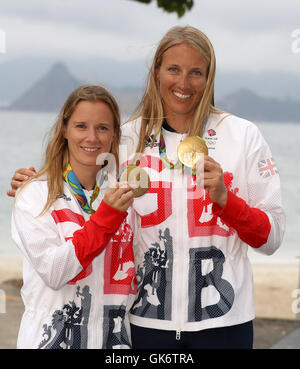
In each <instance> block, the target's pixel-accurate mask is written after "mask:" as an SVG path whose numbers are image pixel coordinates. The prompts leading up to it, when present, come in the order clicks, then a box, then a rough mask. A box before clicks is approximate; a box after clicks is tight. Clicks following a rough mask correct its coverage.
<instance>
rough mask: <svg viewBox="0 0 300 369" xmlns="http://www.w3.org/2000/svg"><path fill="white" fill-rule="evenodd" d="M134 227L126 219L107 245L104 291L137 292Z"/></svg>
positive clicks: (123, 293)
mask: <svg viewBox="0 0 300 369" xmlns="http://www.w3.org/2000/svg"><path fill="white" fill-rule="evenodd" d="M132 242H133V232H132V228H131V227H130V225H129V224H127V223H126V222H125V221H124V222H123V223H122V224H121V225H120V228H119V229H118V231H117V232H116V233H115V234H114V236H113V237H112V242H110V243H109V244H108V245H107V247H106V253H105V260H104V293H105V294H121V295H129V294H130V293H131V294H136V290H137V283H136V277H135V267H134V255H133V249H132Z"/></svg>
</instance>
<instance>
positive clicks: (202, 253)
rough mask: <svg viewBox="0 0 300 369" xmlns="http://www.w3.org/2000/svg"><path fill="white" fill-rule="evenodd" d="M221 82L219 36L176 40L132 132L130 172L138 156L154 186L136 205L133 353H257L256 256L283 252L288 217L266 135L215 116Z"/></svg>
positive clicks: (171, 37) (171, 38) (161, 54)
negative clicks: (252, 258)
mask: <svg viewBox="0 0 300 369" xmlns="http://www.w3.org/2000/svg"><path fill="white" fill-rule="evenodd" d="M215 71H216V60H215V54H214V50H213V47H212V45H211V43H210V41H209V39H208V38H207V36H206V35H205V34H204V33H203V32H201V31H199V30H198V29H196V28H194V27H190V26H187V27H180V26H177V27H174V28H172V29H171V30H169V31H168V32H167V33H166V35H165V36H164V37H163V38H162V40H161V41H160V43H159V45H158V47H157V50H156V53H155V55H154V58H153V63H152V66H151V69H150V71H149V76H148V82H147V87H146V89H145V93H144V95H143V97H142V100H141V103H140V104H139V106H138V108H137V111H136V113H135V116H134V117H133V118H132V119H131V120H130V122H128V123H126V124H125V125H124V128H123V130H122V140H121V142H122V144H123V145H127V149H128V154H129V158H130V160H132V161H135V158H136V155H137V153H138V158H139V166H140V167H142V168H143V169H144V170H145V171H146V172H147V173H148V175H149V177H150V179H151V183H150V188H149V190H148V193H147V194H146V195H145V196H144V197H143V198H141V199H135V200H134V203H133V212H134V214H135V224H136V225H137V228H136V229H135V235H136V242H135V246H134V251H135V263H136V270H137V276H138V293H137V296H136V300H135V302H134V304H133V307H132V308H131V314H130V322H131V335H132V344H133V348H151V349H157V348H161V349H175V348H180V349H189V348H197V349H198V348H251V347H252V343H253V325H252V320H253V318H254V303H253V281H252V271H251V266H250V262H249V259H248V257H247V249H248V248H249V247H252V248H254V249H256V250H258V251H259V252H262V253H264V254H267V255H270V254H272V253H273V252H275V250H276V249H277V248H278V247H279V245H280V244H281V242H282V237H283V233H284V226H285V217H284V211H283V209H282V204H281V191H280V180H279V175H278V171H277V170H275V169H274V170H273V168H275V163H274V161H273V159H272V154H271V152H270V149H269V147H268V145H267V144H266V142H265V140H264V139H263V137H262V135H261V133H260V132H259V130H258V128H257V127H256V126H255V125H254V124H253V123H251V122H249V121H246V120H244V119H241V118H238V117H236V116H233V115H232V114H229V113H226V112H223V111H220V110H218V109H217V108H216V107H215V106H214V79H215ZM205 146H206V147H205ZM185 155H186V156H185ZM130 160H129V164H130ZM124 162H125V163H128V160H127V158H122V157H121V163H124ZM121 165H122V164H121ZM123 165H124V164H123Z"/></svg>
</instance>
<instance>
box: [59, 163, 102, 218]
mask: <svg viewBox="0 0 300 369" xmlns="http://www.w3.org/2000/svg"><path fill="white" fill-rule="evenodd" d="M63 178H64V181H65V182H66V183H67V184H68V186H69V188H70V190H71V192H72V193H73V194H74V196H75V197H76V199H77V201H78V203H79V205H80V207H81V209H82V210H83V211H84V212H86V213H88V214H93V213H95V210H94V209H92V203H93V202H94V201H95V200H96V198H97V197H98V195H99V192H100V186H101V185H102V183H103V180H104V177H103V175H102V176H101V177H100V181H99V183H96V185H95V187H94V191H93V194H92V196H91V201H90V203H89V202H88V200H87V198H86V196H85V194H84V191H83V188H82V186H81V184H80V182H79V181H78V178H77V177H76V175H75V173H74V171H73V169H72V167H71V165H70V164H68V165H67V166H66V169H65V170H64V172H63Z"/></svg>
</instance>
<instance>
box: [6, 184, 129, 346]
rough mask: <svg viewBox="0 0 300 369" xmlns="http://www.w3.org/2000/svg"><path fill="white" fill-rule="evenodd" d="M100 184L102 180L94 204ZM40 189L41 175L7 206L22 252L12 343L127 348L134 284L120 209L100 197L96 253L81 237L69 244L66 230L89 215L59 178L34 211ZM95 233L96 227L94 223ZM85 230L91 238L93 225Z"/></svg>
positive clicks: (42, 187)
mask: <svg viewBox="0 0 300 369" xmlns="http://www.w3.org/2000/svg"><path fill="white" fill-rule="evenodd" d="M104 191H105V187H104V186H102V187H101V190H100V194H99V196H98V198H97V199H96V200H95V202H94V203H93V208H94V209H97V208H98V206H99V204H100V202H101V200H102V198H103V196H104ZM47 194H48V188H47V181H46V180H43V179H41V180H35V181H33V182H31V183H30V184H28V185H27V186H26V187H25V188H24V189H23V190H22V191H21V192H20V193H19V194H18V195H17V198H16V204H15V206H14V209H13V215H12V237H13V239H14V241H15V242H16V243H17V245H18V247H19V248H20V249H21V251H22V253H23V254H24V262H23V280H24V284H23V287H22V290H21V295H22V298H23V301H24V305H25V312H24V314H23V317H22V321H21V326H20V330H19V336H18V343H17V346H18V348H43V349H44V348H53V349H61V348H74V349H76V348H129V347H131V344H130V342H131V341H130V340H131V338H130V332H129V330H128V314H126V311H127V310H128V309H129V307H130V299H131V302H132V299H133V297H134V294H135V292H136V283H135V271H134V260H133V251H132V238H133V235H132V229H131V227H130V226H129V224H127V222H126V214H127V213H122V212H119V211H117V210H115V209H112V208H111V207H109V206H108V205H106V204H105V203H104V202H102V203H101V204H100V208H101V213H100V215H99V216H98V218H97V219H98V223H99V224H100V226H101V227H102V229H103V232H104V233H105V232H106V239H105V240H104V241H103V245H100V246H101V250H103V251H102V252H101V253H100V254H99V250H98V249H97V247H98V246H97V245H96V246H97V247H96V249H95V247H94V249H93V248H91V249H89V248H88V247H86V246H87V242H86V240H87V239H86V238H83V241H80V240H79V241H80V242H78V240H77V246H76V247H77V249H76V247H75V245H74V243H73V234H74V232H76V231H77V230H81V229H82V227H83V226H84V225H86V224H87V223H86V222H87V221H88V220H89V218H90V216H89V215H88V214H86V213H85V212H83V211H82V210H81V208H80V206H79V204H78V202H77V200H76V199H75V197H74V196H73V194H72V193H71V191H70V190H69V188H68V185H66V184H64V194H62V195H61V196H60V197H59V198H58V199H57V200H56V201H55V203H54V204H53V205H52V206H51V208H50V210H49V211H47V212H46V214H45V215H42V216H39V217H37V215H38V214H39V213H40V212H41V210H42V209H43V206H44V204H45V203H46V199H47ZM89 195H91V193H89ZM97 213H98V212H97ZM102 216H103V219H102ZM92 217H93V216H92ZM88 223H89V226H90V227H92V225H91V223H90V222H88ZM90 229H91V228H90ZM97 232H98V233H101V232H102V231H99V228H97ZM88 236H89V237H91V244H93V243H94V244H95V242H96V241H95V239H94V238H93V237H94V234H93V232H91V231H90V232H89V233H88ZM111 236H112V238H111ZM74 242H75V241H74ZM107 242H108V243H107ZM94 246H95V245H94ZM98 254H99V255H98ZM96 255H98V256H96ZM82 264H83V265H84V267H83V266H82Z"/></svg>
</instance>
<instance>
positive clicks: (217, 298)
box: [188, 246, 234, 322]
mask: <svg viewBox="0 0 300 369" xmlns="http://www.w3.org/2000/svg"><path fill="white" fill-rule="evenodd" d="M189 251H190V262H189V265H190V267H189V282H190V283H189V303H188V321H189V322H195V321H196V322H198V321H201V320H205V319H211V318H217V317H220V316H222V315H225V314H226V313H227V312H228V311H229V310H230V309H231V307H232V304H233V301H234V290H233V288H232V286H231V284H230V283H229V282H228V281H226V280H225V279H223V278H222V274H223V264H224V262H225V256H224V254H223V253H222V251H221V250H219V249H217V248H216V247H214V246H211V247H199V248H195V249H190V250H189ZM205 289H206V290H205ZM205 292H206V294H205ZM205 297H206V298H205ZM212 300H213V301H212ZM209 302H210V303H211V302H215V303H213V304H210V305H207V303H209Z"/></svg>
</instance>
